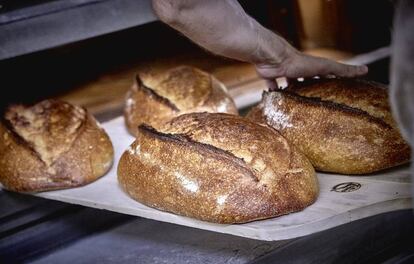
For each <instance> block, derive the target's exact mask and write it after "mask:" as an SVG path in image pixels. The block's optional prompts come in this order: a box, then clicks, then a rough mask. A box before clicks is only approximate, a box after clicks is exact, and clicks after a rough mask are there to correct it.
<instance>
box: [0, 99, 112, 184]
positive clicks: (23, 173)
mask: <svg viewBox="0 0 414 264" xmlns="http://www.w3.org/2000/svg"><path fill="white" fill-rule="evenodd" d="M48 105H49V106H51V107H48ZM40 106H43V107H44V115H43V114H42V115H43V116H41V117H40V119H43V120H41V121H40V119H39V118H37V119H36V118H35V119H24V118H23V120H21V119H20V121H22V122H23V121H24V122H26V124H25V125H24V129H23V130H26V131H23V130H22V127H20V128H19V124H18V122H17V120H15V119H7V118H6V120H3V122H2V123H0V136H1V137H2V140H1V141H0V182H1V183H2V185H3V186H4V187H5V188H6V189H9V190H12V191H18V192H38V191H47V190H55V189H63V188H70V187H76V186H82V185H85V184H87V183H89V182H92V181H94V180H96V179H97V178H99V177H101V176H103V175H104V174H105V173H106V172H107V171H108V170H109V169H110V167H111V165H112V162H113V147H112V143H111V141H110V139H109V137H108V135H107V134H106V133H105V131H103V129H102V128H100V127H99V125H98V123H97V121H96V120H95V118H94V117H93V116H91V115H90V114H88V113H87V112H86V110H83V111H84V115H81V116H80V117H79V118H78V119H77V118H75V117H74V116H72V117H73V119H71V115H72V114H71V113H73V112H72V110H73V109H72V108H73V107H74V106H71V105H69V104H67V103H64V102H61V101H54V100H47V101H43V102H41V103H39V104H38V105H36V106H34V107H31V108H26V109H25V110H26V111H31V110H33V113H35V111H34V110H35V109H36V108H39V107H40ZM65 109H66V110H65ZM22 110H23V108H21V107H17V108H12V109H11V111H9V112H8V114H7V115H6V117H7V116H8V117H9V118H10V117H11V116H14V117H16V114H18V113H16V112H15V111H18V112H20V113H22V112H21V111H22ZM11 112H14V113H11ZM81 112H82V111H81ZM26 114H27V113H26ZM22 116H23V117H24V116H25V115H24V114H23V115H20V118H22ZM26 117H27V115H26ZM37 117H39V113H37ZM18 119H19V118H18ZM75 119H76V120H75ZM36 120H37V121H39V122H40V123H41V125H40V126H37V129H33V128H34V127H36V126H35V125H34V124H33V122H34V121H36ZM78 121H79V122H78ZM27 122H28V123H27ZM75 123H76V125H75V126H74V124H75ZM74 127H75V128H74ZM45 128H47V129H45ZM65 128H66V129H65ZM71 128H74V129H73V130H72V129H71ZM25 132H30V133H25ZM56 133H58V134H56ZM62 135H66V136H68V135H69V138H64V137H63V136H62ZM47 138H48V139H47ZM39 141H41V144H39ZM39 146H40V147H39ZM53 148H55V149H58V151H50V149H53ZM45 152H48V153H45ZM45 157H46V158H45Z"/></svg>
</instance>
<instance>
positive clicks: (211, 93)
mask: <svg viewBox="0 0 414 264" xmlns="http://www.w3.org/2000/svg"><path fill="white" fill-rule="evenodd" d="M191 112H224V113H230V114H238V112H237V108H236V106H235V104H234V102H233V100H232V99H231V97H230V96H229V95H228V94H227V90H226V88H225V86H224V85H223V84H222V83H220V82H219V81H218V80H217V79H216V78H214V77H213V76H211V75H210V74H208V73H206V72H204V71H201V70H199V69H196V68H194V67H189V66H180V67H176V68H173V69H171V70H169V71H167V72H165V73H163V74H157V75H154V76H153V75H150V74H147V75H142V76H141V75H140V76H138V77H137V81H136V82H135V83H134V85H133V86H132V88H131V90H130V91H129V92H128V94H127V99H126V106H125V112H124V115H125V121H126V124H127V127H128V130H129V131H130V132H131V133H132V134H134V135H136V134H137V129H138V126H139V125H140V124H143V123H146V124H150V125H151V126H153V127H155V128H159V127H160V126H162V125H163V124H164V123H166V122H168V121H169V120H171V119H172V118H174V117H176V116H178V115H181V114H184V113H191Z"/></svg>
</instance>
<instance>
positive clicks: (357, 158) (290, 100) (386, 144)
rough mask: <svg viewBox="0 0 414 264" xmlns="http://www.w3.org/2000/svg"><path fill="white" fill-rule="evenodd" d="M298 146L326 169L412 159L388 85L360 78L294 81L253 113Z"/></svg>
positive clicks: (370, 168)
mask: <svg viewBox="0 0 414 264" xmlns="http://www.w3.org/2000/svg"><path fill="white" fill-rule="evenodd" d="M247 117H248V118H250V119H251V120H253V121H255V122H259V123H266V124H268V125H269V126H271V127H273V128H275V129H276V130H278V131H279V132H280V133H281V134H282V135H283V136H285V137H286V138H287V139H288V140H289V141H290V142H292V143H293V144H294V145H296V146H297V147H298V148H299V149H300V150H301V151H302V152H303V153H304V154H305V155H306V156H307V157H308V158H309V160H310V161H311V162H312V164H313V165H314V167H315V168H316V169H317V170H320V171H326V172H335V173H342V174H367V173H372V172H375V171H379V170H382V169H386V168H390V167H393V166H397V165H400V164H403V163H406V162H408V161H409V158H410V149H409V146H408V145H407V143H406V142H405V141H404V140H403V138H402V137H401V135H400V133H399V131H398V128H397V125H396V123H395V121H394V120H393V118H392V115H391V111H390V107H389V104H388V95H387V90H386V87H384V86H383V85H381V84H378V83H374V82H369V81H365V80H360V79H326V80H309V81H305V82H294V83H291V84H290V86H289V87H288V88H287V89H286V90H276V91H271V92H264V94H263V99H262V101H261V103H260V104H259V105H258V106H257V107H255V108H253V109H252V110H251V111H250V112H249V113H248V115H247Z"/></svg>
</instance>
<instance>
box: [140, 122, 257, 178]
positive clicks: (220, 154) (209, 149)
mask: <svg viewBox="0 0 414 264" xmlns="http://www.w3.org/2000/svg"><path fill="white" fill-rule="evenodd" d="M138 130H139V131H140V132H141V133H144V134H147V135H150V136H152V137H155V138H157V139H159V140H163V141H170V142H175V143H177V144H181V145H184V146H186V147H188V148H191V149H194V150H196V151H197V152H203V153H207V154H209V155H211V156H214V157H216V158H218V159H221V160H226V161H227V162H230V163H232V164H234V165H235V166H237V167H238V168H240V169H241V170H242V171H243V172H244V173H246V174H247V175H248V176H249V177H251V178H252V179H253V180H254V181H255V182H259V179H258V177H257V176H256V175H255V174H254V173H253V172H252V170H251V169H250V167H249V166H248V165H247V164H246V162H245V161H244V160H243V159H242V158H239V157H237V156H235V155H234V154H233V153H231V152H229V151H226V150H223V149H220V148H217V147H215V146H213V145H209V144H205V143H201V142H197V141H194V140H193V139H191V138H190V137H189V136H188V135H185V134H166V133H162V132H159V131H157V130H156V129H154V128H153V127H151V126H149V125H147V124H142V125H140V126H139V127H138Z"/></svg>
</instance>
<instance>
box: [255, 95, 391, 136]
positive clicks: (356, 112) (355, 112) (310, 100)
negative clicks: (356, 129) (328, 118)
mask: <svg viewBox="0 0 414 264" xmlns="http://www.w3.org/2000/svg"><path fill="white" fill-rule="evenodd" d="M272 93H278V94H280V96H284V97H286V98H288V99H291V100H294V101H296V102H298V103H301V104H307V105H311V106H317V107H322V108H328V109H331V110H334V111H340V112H343V113H345V114H348V115H352V116H357V117H362V118H366V119H367V121H368V122H371V123H376V124H378V125H379V126H381V127H383V128H385V129H392V127H391V126H390V125H388V124H387V123H386V122H385V121H384V120H382V119H381V118H377V117H374V116H372V115H370V114H369V113H368V112H366V111H364V110H361V109H358V108H355V107H351V106H348V105H345V104H340V103H336V102H333V101H328V100H321V99H320V98H318V97H306V96H301V95H299V94H297V93H295V92H291V91H287V90H274V91H271V92H264V94H263V97H264V98H265V97H268V96H271V94H272ZM276 98H277V97H276Z"/></svg>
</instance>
